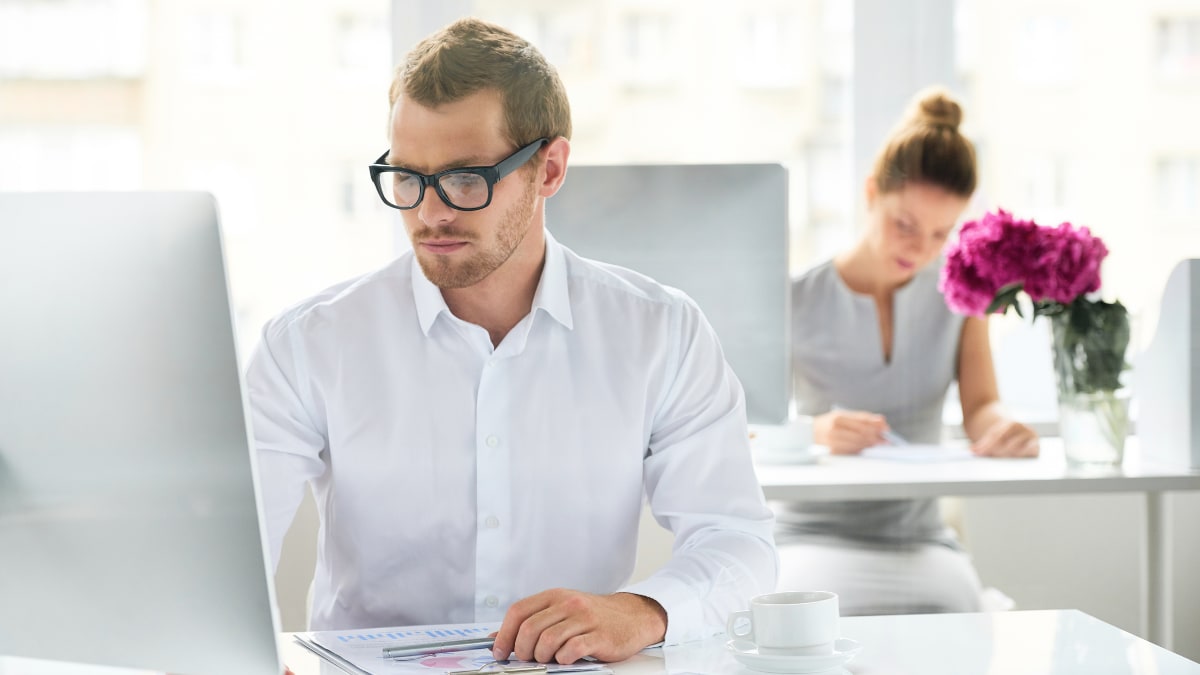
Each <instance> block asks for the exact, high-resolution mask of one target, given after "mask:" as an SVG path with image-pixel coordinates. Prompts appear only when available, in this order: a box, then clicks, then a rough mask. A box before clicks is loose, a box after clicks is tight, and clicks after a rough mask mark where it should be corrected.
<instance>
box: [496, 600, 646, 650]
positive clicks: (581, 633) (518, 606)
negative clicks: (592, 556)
mask: <svg viewBox="0 0 1200 675" xmlns="http://www.w3.org/2000/svg"><path fill="white" fill-rule="evenodd" d="M666 633H667V612H666V610H664V609H663V608H662V606H661V605H659V604H658V603H657V602H655V601H654V600H651V599H650V598H647V597H644V596H641V595H634V594H632V593H614V594H612V595H593V594H591V593H583V592H582V591H572V590H567V589H564V588H556V589H553V590H549V591H543V592H541V593H538V594H537V595H533V596H530V597H528V598H525V599H524V600H520V601H518V602H515V603H513V605H512V607H509V608H508V613H507V614H505V615H504V623H502V624H501V625H500V632H499V633H497V634H496V645H495V647H494V648H493V649H492V653H493V655H494V656H495V657H496V659H497V660H503V659H507V658H509V655H510V654H515V655H516V658H518V659H521V660H523V661H537V662H539V663H551V662H555V661H557V662H558V663H575V662H576V661H578V660H579V659H581V658H583V657H585V656H591V657H593V658H596V659H599V660H601V661H624V660H625V659H627V658H629V657H630V656H633V655H634V654H636V653H637V652H639V651H641V650H642V649H644V648H646V647H648V646H649V645H652V644H654V643H655V642H659V641H661V640H662V639H663V636H664V635H666Z"/></svg>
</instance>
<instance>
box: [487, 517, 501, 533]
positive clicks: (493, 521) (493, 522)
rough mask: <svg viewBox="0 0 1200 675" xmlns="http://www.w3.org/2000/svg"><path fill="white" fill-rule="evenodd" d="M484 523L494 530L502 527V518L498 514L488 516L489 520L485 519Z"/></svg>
mask: <svg viewBox="0 0 1200 675" xmlns="http://www.w3.org/2000/svg"><path fill="white" fill-rule="evenodd" d="M483 524H484V525H487V526H488V527H489V528H491V529H493V530H494V529H496V528H497V527H500V519H499V518H497V517H496V516H488V517H487V520H485V521H483Z"/></svg>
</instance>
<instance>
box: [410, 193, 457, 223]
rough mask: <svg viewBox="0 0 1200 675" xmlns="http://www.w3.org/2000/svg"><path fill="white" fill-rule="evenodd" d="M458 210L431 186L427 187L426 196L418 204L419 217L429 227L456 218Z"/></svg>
mask: <svg viewBox="0 0 1200 675" xmlns="http://www.w3.org/2000/svg"><path fill="white" fill-rule="evenodd" d="M456 214H457V211H456V210H455V209H453V208H451V206H450V205H449V204H447V203H446V202H445V201H444V200H443V199H442V196H441V195H440V194H438V191H437V190H435V189H434V188H433V186H432V185H431V186H429V187H427V188H425V196H424V197H423V198H422V199H421V204H420V205H419V206H417V218H419V219H420V220H421V223H422V224H424V225H425V226H427V227H437V226H438V225H444V224H446V223H449V222H450V221H452V220H454V217H455V215H456Z"/></svg>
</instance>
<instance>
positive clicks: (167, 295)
mask: <svg viewBox="0 0 1200 675" xmlns="http://www.w3.org/2000/svg"><path fill="white" fill-rule="evenodd" d="M0 322H2V327H0V654H4V655H11V656H24V657H33V658H45V659H54V660H63V661H78V662H84V663H97V664H108V665H119V666H128V667H140V668H151V669H156V670H165V671H170V672H180V673H189V674H193V675H203V674H205V673H213V674H217V673H220V674H221V675H268V674H277V673H279V672H280V668H279V660H278V656H277V653H278V652H277V646H276V628H275V625H276V624H275V622H274V619H273V610H272V608H273V597H272V589H271V586H270V580H269V578H268V576H267V567H266V565H265V563H264V560H265V554H264V546H263V538H262V533H261V530H260V526H259V516H258V513H259V511H258V506H257V504H256V497H255V486H254V475H253V470H254V469H253V464H252V458H251V455H250V451H249V444H248V442H247V427H246V422H245V417H244V412H243V396H242V390H241V386H240V377H239V372H238V363H237V358H236V354H235V347H234V335H233V329H232V325H231V318H230V310H229V299H228V292H227V289H226V281H225V272H224V267H223V262H222V249H221V241H220V234H219V230H218V227H217V216H216V207H215V204H214V202H213V200H212V198H211V197H209V196H208V195H203V194H195V193H100V194H79V193H61V194H46V193H25V194H21V193H17V194H2V193H0Z"/></svg>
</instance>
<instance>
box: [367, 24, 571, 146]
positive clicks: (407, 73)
mask: <svg viewBox="0 0 1200 675" xmlns="http://www.w3.org/2000/svg"><path fill="white" fill-rule="evenodd" d="M488 89H490V90H494V91H498V92H500V95H501V97H502V100H503V105H504V120H505V127H506V128H505V133H506V134H507V135H508V138H509V140H510V141H511V142H512V143H513V145H516V146H518V147H520V146H522V145H525V144H526V143H531V142H533V141H535V140H537V139H539V138H543V137H545V138H551V139H553V138H555V137H557V136H563V137H564V138H568V139H569V138H570V137H571V108H570V105H569V104H568V102H567V91H566V88H565V87H564V86H563V83H562V80H560V79H559V77H558V72H557V71H556V70H555V69H554V66H551V65H550V64H549V63H548V62H547V61H546V59H545V57H543V56H542V54H541V52H539V51H538V50H537V48H536V47H534V46H533V45H531V44H530V43H529V42H528V41H526V40H525V39H523V38H521V37H520V36H518V35H516V34H514V33H512V32H511V31H509V30H507V29H505V28H502V27H500V26H498V25H496V24H493V23H488V22H487V21H481V20H479V19H475V18H467V19H460V20H458V21H455V22H454V23H452V24H450V25H449V26H446V27H445V28H443V29H442V30H440V31H438V32H436V33H434V34H433V35H430V36H429V37H427V38H425V39H424V40H422V41H421V42H420V43H419V44H417V46H416V47H414V48H413V49H412V51H410V52H409V53H408V55H407V56H406V57H405V59H404V63H402V64H400V66H399V67H398V68H397V69H396V75H395V77H394V78H393V79H392V86H391V89H390V91H389V92H388V100H389V101H388V102H389V106H391V107H394V106H395V105H396V101H397V99H399V98H400V97H401V96H406V97H408V98H410V99H412V100H413V101H414V102H416V103H419V104H421V105H423V106H426V107H430V108H432V107H437V106H439V105H443V104H446V103H453V102H455V101H460V100H462V99H464V98H466V97H467V96H470V95H472V94H475V93H477V92H479V91H483V90H488Z"/></svg>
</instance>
